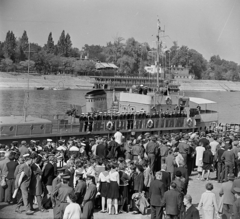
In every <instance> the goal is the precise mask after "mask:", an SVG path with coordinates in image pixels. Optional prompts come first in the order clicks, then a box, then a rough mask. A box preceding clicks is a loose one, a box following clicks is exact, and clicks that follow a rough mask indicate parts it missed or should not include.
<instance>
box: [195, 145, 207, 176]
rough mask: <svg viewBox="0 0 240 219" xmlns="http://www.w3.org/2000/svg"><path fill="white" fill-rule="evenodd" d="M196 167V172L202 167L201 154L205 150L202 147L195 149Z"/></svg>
mask: <svg viewBox="0 0 240 219" xmlns="http://www.w3.org/2000/svg"><path fill="white" fill-rule="evenodd" d="M195 150H196V163H195V164H196V166H197V167H198V172H201V171H202V166H203V162H202V159H203V152H204V151H205V148H204V147H203V146H197V147H196V149H195Z"/></svg>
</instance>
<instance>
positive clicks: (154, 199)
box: [149, 179, 165, 206]
mask: <svg viewBox="0 0 240 219" xmlns="http://www.w3.org/2000/svg"><path fill="white" fill-rule="evenodd" d="M164 192H165V187H164V184H163V182H161V181H160V180H157V179H155V180H153V181H152V182H151V184H150V188H149V197H150V204H151V205H152V206H162V199H163V196H164Z"/></svg>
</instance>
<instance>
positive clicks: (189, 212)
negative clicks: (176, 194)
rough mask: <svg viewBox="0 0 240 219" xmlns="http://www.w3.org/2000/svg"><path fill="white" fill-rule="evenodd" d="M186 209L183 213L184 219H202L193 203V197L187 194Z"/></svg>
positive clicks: (185, 199) (184, 201) (185, 197)
mask: <svg viewBox="0 0 240 219" xmlns="http://www.w3.org/2000/svg"><path fill="white" fill-rule="evenodd" d="M183 204H184V206H185V210H184V212H183V213H182V217H181V218H182V219H200V216H199V211H198V210H197V209H196V208H195V207H194V206H193V205H192V197H191V196H190V195H185V196H184V199H183Z"/></svg>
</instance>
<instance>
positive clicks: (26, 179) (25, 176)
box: [15, 154, 34, 215]
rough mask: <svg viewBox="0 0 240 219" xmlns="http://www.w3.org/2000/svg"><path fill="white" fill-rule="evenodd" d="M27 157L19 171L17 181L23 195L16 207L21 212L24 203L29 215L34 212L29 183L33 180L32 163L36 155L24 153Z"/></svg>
mask: <svg viewBox="0 0 240 219" xmlns="http://www.w3.org/2000/svg"><path fill="white" fill-rule="evenodd" d="M23 157H24V159H25V163H24V164H22V165H21V167H20V170H19V172H20V173H21V174H20V176H19V179H18V182H17V186H18V188H20V189H21V193H22V197H21V198H20V200H19V201H18V203H17V207H16V210H15V211H16V212H17V213H21V211H20V207H21V206H22V204H24V207H25V209H26V214H27V215H32V214H33V213H34V212H33V211H31V210H30V204H29V191H28V189H29V185H30V181H31V176H32V170H31V165H32V162H33V159H32V158H34V156H33V155H29V154H25V155H23Z"/></svg>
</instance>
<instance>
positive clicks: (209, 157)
mask: <svg viewBox="0 0 240 219" xmlns="http://www.w3.org/2000/svg"><path fill="white" fill-rule="evenodd" d="M202 161H203V171H202V180H205V179H204V174H205V172H207V180H209V175H210V170H211V168H212V165H213V154H212V152H211V146H209V145H208V146H206V150H205V151H204V152H203V160H202Z"/></svg>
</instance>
